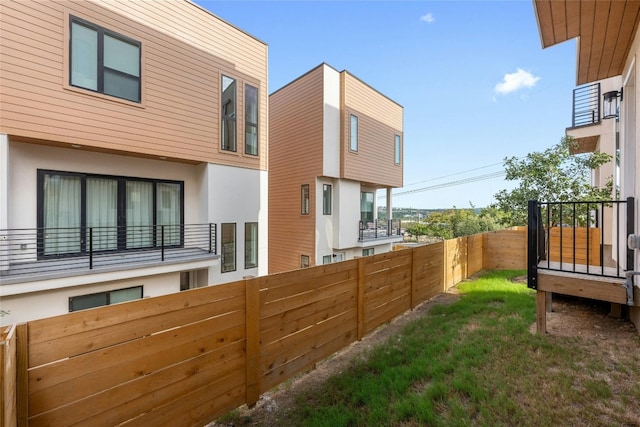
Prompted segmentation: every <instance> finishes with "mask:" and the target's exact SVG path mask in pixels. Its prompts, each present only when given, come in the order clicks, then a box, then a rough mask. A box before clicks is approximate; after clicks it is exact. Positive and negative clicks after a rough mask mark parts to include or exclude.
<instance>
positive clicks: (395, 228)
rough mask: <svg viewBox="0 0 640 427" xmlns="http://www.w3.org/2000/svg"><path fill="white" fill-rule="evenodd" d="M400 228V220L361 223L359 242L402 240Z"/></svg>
mask: <svg viewBox="0 0 640 427" xmlns="http://www.w3.org/2000/svg"><path fill="white" fill-rule="evenodd" d="M400 226H401V221H400V220H399V219H389V220H377V219H375V220H373V221H360V224H359V227H358V228H359V230H360V233H359V237H358V241H359V242H368V241H371V240H381V239H393V240H402V232H401V230H400Z"/></svg>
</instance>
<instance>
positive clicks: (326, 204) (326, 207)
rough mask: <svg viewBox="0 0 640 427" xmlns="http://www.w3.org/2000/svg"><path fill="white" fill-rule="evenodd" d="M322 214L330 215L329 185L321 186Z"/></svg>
mask: <svg viewBox="0 0 640 427" xmlns="http://www.w3.org/2000/svg"><path fill="white" fill-rule="evenodd" d="M322 213H323V214H324V215H331V186H330V185H329V184H323V185H322Z"/></svg>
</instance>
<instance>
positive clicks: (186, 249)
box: [0, 224, 216, 284]
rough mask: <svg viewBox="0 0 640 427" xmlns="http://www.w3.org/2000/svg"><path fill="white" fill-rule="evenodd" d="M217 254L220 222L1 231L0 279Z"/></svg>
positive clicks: (119, 267)
mask: <svg viewBox="0 0 640 427" xmlns="http://www.w3.org/2000/svg"><path fill="white" fill-rule="evenodd" d="M215 256H216V224H189V225H155V226H134V227H75V228H46V229H9V230H0V284H6V283H13V282H18V281H24V280H26V279H27V276H29V279H31V278H34V279H35V278H47V277H64V276H65V275H76V274H82V272H87V273H89V272H93V271H113V270H122V269H127V268H139V267H146V266H151V265H157V264H162V263H175V262H185V261H191V260H200V259H207V258H213V257H215Z"/></svg>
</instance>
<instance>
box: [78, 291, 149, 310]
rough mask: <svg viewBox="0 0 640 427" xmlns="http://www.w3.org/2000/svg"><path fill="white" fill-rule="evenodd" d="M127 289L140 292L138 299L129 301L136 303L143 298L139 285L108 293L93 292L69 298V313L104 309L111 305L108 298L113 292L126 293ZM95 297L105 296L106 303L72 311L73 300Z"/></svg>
mask: <svg viewBox="0 0 640 427" xmlns="http://www.w3.org/2000/svg"><path fill="white" fill-rule="evenodd" d="M129 289H139V290H140V297H139V298H136V299H132V300H130V301H137V300H139V299H142V298H143V297H144V286H142V285H139V286H130V287H128V288H122V289H112V290H109V291H103V292H93V293H90V294H84V295H76V296H73V297H69V313H73V312H76V311H81V310H89V309H91V308H97V307H105V306H108V305H111V304H112V303H111V298H110V297H111V294H112V293H113V292H119V291H127V290H129ZM96 295H104V296H105V302H106V303H105V304H101V305H95V306H93V307H85V308H77V309H74V307H73V301H74V299H75V300H78V299H79V298H83V297H89V296H96ZM122 302H129V301H122ZM118 304H119V303H118Z"/></svg>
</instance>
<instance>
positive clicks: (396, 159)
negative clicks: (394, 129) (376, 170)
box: [393, 135, 402, 165]
mask: <svg viewBox="0 0 640 427" xmlns="http://www.w3.org/2000/svg"><path fill="white" fill-rule="evenodd" d="M401 153H402V145H401V142H400V135H396V141H395V146H394V157H393V159H394V163H395V164H396V165H399V164H400V156H401Z"/></svg>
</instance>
